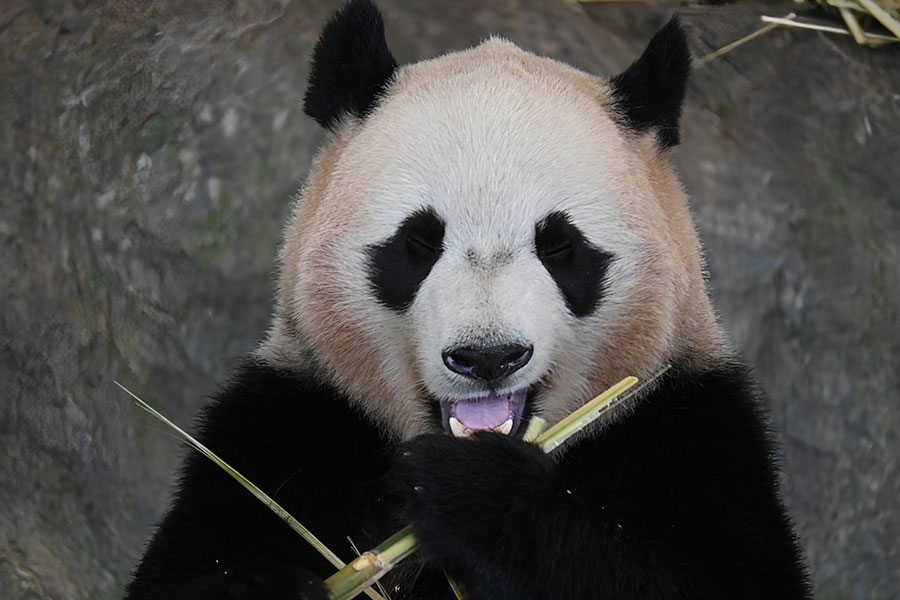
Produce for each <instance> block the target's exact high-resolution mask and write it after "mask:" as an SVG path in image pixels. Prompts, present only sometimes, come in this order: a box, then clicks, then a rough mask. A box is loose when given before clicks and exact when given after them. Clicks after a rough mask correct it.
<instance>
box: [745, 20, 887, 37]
mask: <svg viewBox="0 0 900 600" xmlns="http://www.w3.org/2000/svg"><path fill="white" fill-rule="evenodd" d="M760 20H761V21H763V22H765V23H777V24H779V25H784V26H786V27H797V28H800V29H812V30H814V31H824V32H826V33H839V34H841V35H852V34H851V33H850V32H849V31H848V30H846V29H844V28H842V27H835V26H833V25H821V24H819V23H807V22H805V21H794V20H787V19H782V18H780V17H769V16H766V15H763V16H761V17H760ZM863 33H865V35H866V38H867V39H869V40H874V41H878V42H900V38H895V37H893V36H890V35H883V34H880V33H871V32H868V31H864V32H863Z"/></svg>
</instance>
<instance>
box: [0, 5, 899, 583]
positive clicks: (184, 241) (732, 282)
mask: <svg viewBox="0 0 900 600" xmlns="http://www.w3.org/2000/svg"><path fill="white" fill-rule="evenodd" d="M381 4H382V6H383V8H384V12H385V17H386V22H387V28H388V37H389V40H390V42H391V45H392V47H393V49H394V51H395V54H396V56H397V57H398V59H400V60H401V61H412V60H416V59H418V58H424V57H430V56H432V55H434V54H437V53H440V52H444V51H447V50H453V49H458V48H461V47H464V46H467V45H471V44H474V43H476V42H477V41H478V40H480V39H481V38H483V37H484V36H486V35H488V34H489V33H492V32H499V33H502V34H504V35H507V36H508V37H510V38H512V39H513V40H514V41H516V42H518V43H519V44H520V45H522V46H524V47H526V48H529V49H531V50H534V51H536V52H538V53H541V54H546V55H548V56H553V57H556V58H559V59H562V60H565V61H568V62H571V63H573V64H575V65H577V66H580V67H582V68H585V69H589V70H591V71H593V72H596V73H606V74H610V73H615V72H618V71H619V70H621V69H622V68H624V67H625V66H626V65H627V64H628V62H629V61H630V60H631V59H633V58H634V57H635V56H636V55H637V53H638V52H639V51H640V49H641V48H642V45H643V44H644V43H645V42H646V39H647V36H648V35H649V34H650V33H651V32H652V30H653V28H654V27H655V26H656V25H659V24H661V23H662V22H663V20H664V18H665V15H664V14H662V11H657V10H653V9H649V8H644V5H641V6H640V7H634V6H627V5H626V6H624V7H623V6H619V5H614V6H610V5H605V6H599V7H590V8H589V9H588V12H587V14H585V13H581V12H577V11H574V10H572V9H571V8H569V7H568V6H566V5H565V4H564V3H562V2H540V1H538V0H521V1H517V0H494V1H491V2H487V3H483V2H475V1H465V0H464V1H460V2H452V3H450V2H448V3H417V2H413V1H411V0H410V1H405V0H383V1H382V2H381ZM333 7H334V4H333V3H330V2H324V1H315V2H288V1H287V0H283V1H281V2H270V1H262V0H259V1H254V0H233V1H230V2H223V3H215V4H213V3H205V2H185V1H178V0H168V1H165V0H154V1H149V0H148V1H142V0H118V1H115V2H113V1H107V2H103V1H91V0H40V1H37V2H26V1H25V0H7V1H6V2H3V3H2V6H0V57H2V58H0V82H2V83H0V116H2V121H3V123H4V127H2V128H0V307H2V310H0V355H2V358H0V456H2V469H0V506H2V507H3V509H2V510H0V589H3V590H4V597H7V598H11V599H20V598H21V599H24V598H53V599H56V598H60V599H62V598H72V599H78V598H115V597H118V596H119V595H120V594H121V590H122V587H123V585H124V584H125V582H126V581H127V579H128V573H129V570H130V568H131V566H132V565H133V563H134V561H135V560H136V559H137V557H138V556H139V555H140V552H141V546H142V543H143V541H144V540H145V539H146V538H147V536H148V535H149V533H150V527H151V524H152V523H153V522H154V520H155V519H157V518H158V517H159V515H160V514H161V512H162V510H163V509H164V507H165V503H166V499H167V497H168V493H169V489H170V484H171V481H172V470H173V468H174V466H175V465H176V464H177V457H178V455H179V454H180V453H181V452H182V450H181V449H180V447H179V444H178V443H177V442H176V441H175V440H174V439H173V438H172V437H171V436H170V435H169V434H168V433H167V432H165V431H163V430H162V429H161V427H160V426H158V425H156V424H155V423H153V422H152V421H151V420H150V419H149V418H148V417H146V416H145V415H142V414H140V412H139V411H138V410H137V409H135V408H134V406H133V405H132V404H131V403H130V402H128V400H127V399H126V398H125V397H124V395H123V394H122V393H121V392H120V391H119V390H118V389H117V388H116V387H115V386H114V385H113V383H112V380H113V379H117V380H120V381H122V382H123V383H125V384H126V385H128V386H129V387H131V388H132V389H134V390H135V391H136V392H138V393H140V394H142V395H143V396H145V397H146V398H147V399H148V400H151V401H152V402H153V403H154V404H155V405H156V406H157V407H158V408H160V409H161V410H162V411H164V412H165V413H166V414H168V415H169V416H171V417H172V418H173V419H174V420H176V421H178V422H181V423H187V422H189V421H190V418H191V415H192V414H193V413H194V411H195V410H196V408H197V407H198V406H199V405H200V403H201V402H202V399H203V397H204V395H205V394H207V393H208V392H209V391H210V390H211V389H212V388H213V387H214V386H215V385H216V382H218V381H221V380H222V378H223V377H225V376H226V374H227V372H228V369H229V368H230V366H232V365H233V364H234V362H235V360H236V359H237V358H238V357H240V356H241V355H243V354H245V353H246V352H248V351H249V350H251V349H252V348H253V347H254V345H255V343H256V341H257V340H258V339H259V337H260V335H261V332H262V331H263V330H264V328H265V326H266V324H267V319H268V311H269V306H270V301H271V296H272V292H273V273H274V258H273V257H274V253H275V249H276V246H277V243H278V238H279V235H280V230H281V227H282V224H283V221H284V219H285V217H286V215H287V214H288V209H289V203H290V197H291V194H292V193H293V191H294V190H295V188H296V187H297V185H298V184H299V183H300V182H301V181H302V178H303V176H304V173H305V171H306V169H307V167H308V164H309V161H310V158H311V156H312V153H313V152H314V149H315V147H316V146H317V145H318V143H320V142H321V140H322V139H323V134H322V132H320V131H319V130H318V129H317V128H316V127H315V125H314V123H313V122H312V121H311V119H308V118H306V117H304V116H303V114H302V110H301V106H302V95H303V91H304V88H305V84H304V78H305V76H306V74H307V59H308V55H309V51H310V48H311V45H312V43H313V42H314V40H315V36H316V34H317V31H318V29H319V27H320V26H321V24H322V23H323V22H324V20H325V18H326V17H327V15H328V14H330V12H331V11H332V9H333ZM771 10H772V11H773V13H778V14H781V13H783V12H787V7H784V10H782V9H781V8H778V9H777V10H776V8H771ZM758 14H759V9H755V8H753V7H746V6H742V7H740V8H717V9H713V8H703V9H694V10H692V11H688V12H686V13H685V21H686V23H688V24H689V25H690V26H691V38H692V44H693V46H694V50H695V53H696V54H697V55H702V54H705V53H706V52H708V51H710V50H712V49H715V48H718V47H720V46H722V45H724V44H725V43H728V42H730V41H732V40H734V39H737V38H738V37H741V36H743V35H745V34H747V33H749V32H750V31H752V30H753V29H755V28H756V27H757V26H758V25H757V21H756V18H757V15H758ZM898 59H900V51H898V49H896V48H893V49H884V50H878V51H875V50H867V49H862V48H858V47H856V46H854V45H853V43H852V42H851V41H850V40H847V39H841V38H836V37H827V36H825V35H823V34H816V33H809V32H799V31H776V32H773V33H771V34H769V35H767V36H765V37H763V38H760V39H759V40H757V41H755V42H753V43H751V44H748V45H746V46H744V47H742V48H740V49H738V50H736V51H734V52H732V53H731V54H729V55H727V56H726V57H724V58H722V59H720V60H717V61H715V62H712V63H710V64H709V65H707V66H705V67H702V68H700V69H698V70H697V71H696V73H695V75H694V77H693V80H692V82H691V85H690V89H689V92H688V106H687V108H686V113H685V119H684V129H683V144H682V146H681V147H679V148H677V149H676V150H674V151H673V153H672V156H673V160H674V161H675V162H676V163H677V165H678V166H679V168H680V171H681V173H682V175H683V178H684V181H685V184H686V187H687V188H688V190H689V191H690V193H691V195H692V198H693V204H694V209H695V214H696V216H697V219H698V225H699V228H700V230H701V233H702V235H703V237H704V240H705V242H706V246H707V252H708V260H709V269H710V272H711V282H712V284H711V285H712V290H713V293H714V295H715V298H716V301H717V305H718V307H719V310H720V313H721V315H722V320H723V322H724V323H725V324H726V326H727V327H728V328H729V329H730V330H731V331H732V332H733V334H734V337H735V340H736V343H737V345H738V346H739V347H740V348H741V350H742V351H743V353H744V355H745V356H746V357H747V358H748V360H749V361H750V362H752V363H754V364H755V365H756V366H757V369H758V373H759V377H760V380H761V382H762V384H763V386H764V388H765V389H766V390H767V391H768V393H769V396H770V398H771V401H772V404H773V408H774V411H773V415H774V425H775V427H776V429H778V430H779V431H780V432H781V439H782V441H783V445H784V457H783V462H784V466H785V491H786V498H787V501H788V503H789V504H790V507H791V512H792V514H793V516H794V518H795V520H796V522H797V524H798V529H799V532H800V535H801V538H802V541H803V543H804V545H805V547H806V548H807V552H808V555H809V560H810V563H811V566H812V570H813V577H814V580H815V582H816V588H817V595H818V597H819V598H822V599H829V598H859V599H862V598H871V599H880V598H890V597H893V596H894V594H895V593H896V590H897V589H900V550H898V544H897V542H896V540H897V539H900V515H898V498H900V464H898V461H900V440H898V427H900V325H898V322H900V300H898V298H900V293H898V292H900V267H898V265H900V234H898V233H897V232H898V230H900V193H898V188H897V185H896V162H897V157H898V151H900V142H898V139H900V138H898V135H897V134H898V131H900V70H898V69H897V68H896V66H897V64H898Z"/></svg>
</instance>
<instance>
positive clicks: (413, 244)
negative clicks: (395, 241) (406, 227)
mask: <svg viewBox="0 0 900 600" xmlns="http://www.w3.org/2000/svg"><path fill="white" fill-rule="evenodd" d="M406 243H407V245H408V246H409V247H410V249H411V250H419V251H421V250H424V251H425V252H430V253H432V254H437V253H438V252H440V251H441V248H440V240H438V242H437V243H435V242H434V241H433V240H429V239H427V238H426V237H425V236H422V235H417V234H415V233H410V234H409V235H408V236H407V237H406Z"/></svg>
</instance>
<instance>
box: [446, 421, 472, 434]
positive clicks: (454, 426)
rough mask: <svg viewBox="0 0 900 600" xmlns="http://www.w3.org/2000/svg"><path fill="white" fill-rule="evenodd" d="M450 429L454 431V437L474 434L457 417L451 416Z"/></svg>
mask: <svg viewBox="0 0 900 600" xmlns="http://www.w3.org/2000/svg"><path fill="white" fill-rule="evenodd" d="M450 431H452V432H453V437H458V438H464V437H469V436H470V435H472V430H471V429H469V428H468V427H466V426H465V425H463V424H462V423H460V422H459V419H457V418H456V417H450Z"/></svg>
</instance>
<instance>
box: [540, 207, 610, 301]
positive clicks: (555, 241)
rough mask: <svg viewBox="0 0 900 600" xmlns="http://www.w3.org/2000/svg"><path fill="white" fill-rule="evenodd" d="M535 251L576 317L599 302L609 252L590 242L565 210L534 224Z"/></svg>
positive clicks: (601, 296)
mask: <svg viewBox="0 0 900 600" xmlns="http://www.w3.org/2000/svg"><path fill="white" fill-rule="evenodd" d="M534 244H535V252H537V256H538V258H539V259H540V260H541V263H543V265H544V268H545V269H547V271H548V272H549V273H550V275H551V277H553V280H554V281H555V282H556V285H557V287H559V290H560V292H562V295H563V298H564V299H565V301H566V306H567V307H568V308H569V310H570V311H571V312H572V314H573V315H575V316H576V317H586V316H588V315H589V314H591V313H592V312H594V309H595V308H597V306H598V305H599V304H600V301H601V300H602V299H603V294H604V291H605V289H606V271H607V269H608V268H609V264H610V262H612V260H613V255H612V254H610V253H608V252H604V251H603V250H601V249H600V248H597V247H596V246H594V245H593V244H591V243H590V242H589V241H587V239H586V238H585V237H584V235H583V234H582V233H581V231H580V230H579V229H578V228H577V227H575V225H573V224H572V222H571V221H570V220H569V217H568V216H567V215H566V214H565V213H561V212H555V213H551V214H550V215H548V216H547V217H546V218H544V219H543V220H542V221H541V222H540V223H538V224H537V226H536V227H535V233H534Z"/></svg>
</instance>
